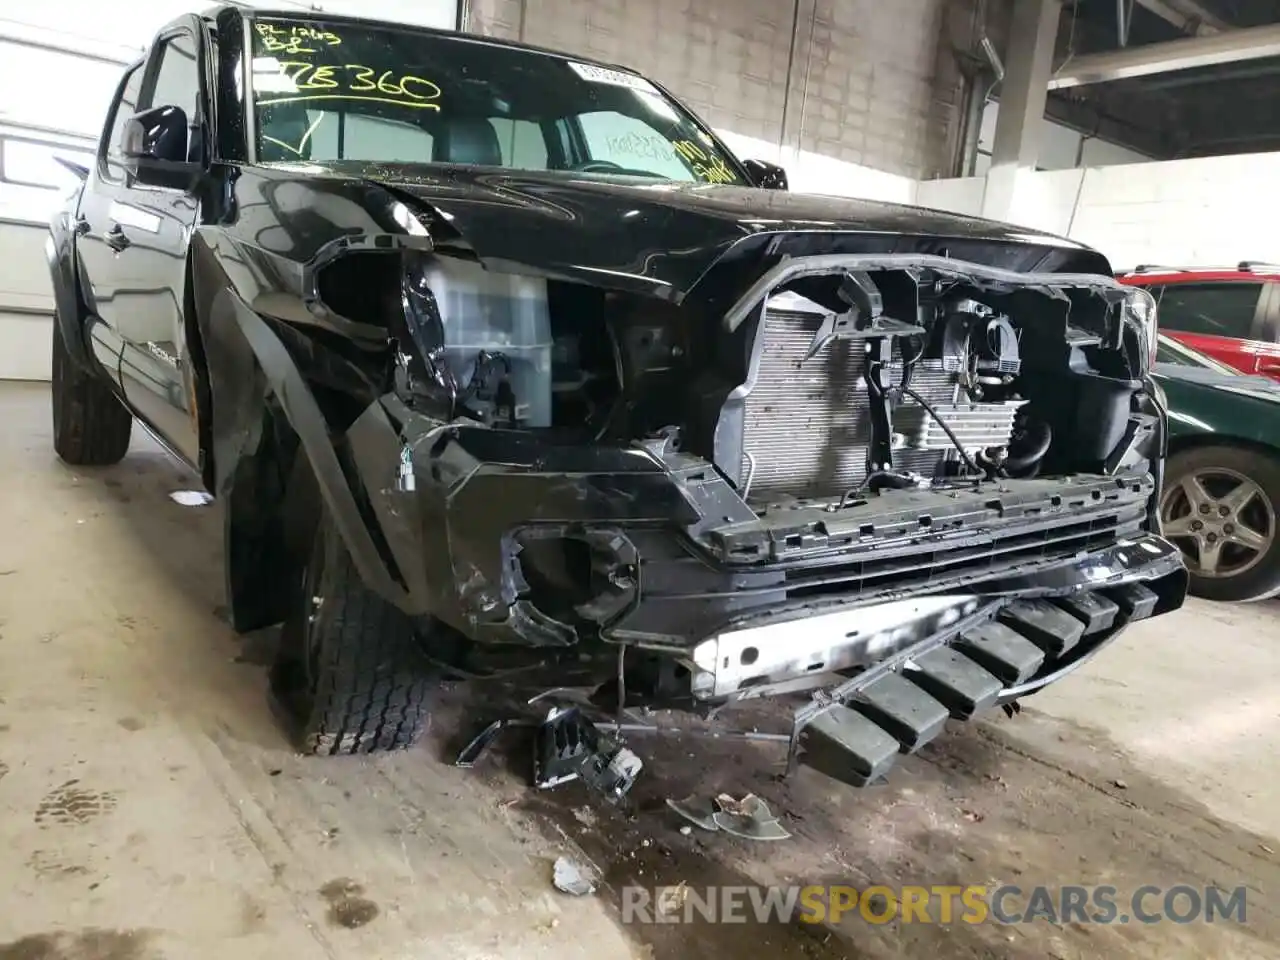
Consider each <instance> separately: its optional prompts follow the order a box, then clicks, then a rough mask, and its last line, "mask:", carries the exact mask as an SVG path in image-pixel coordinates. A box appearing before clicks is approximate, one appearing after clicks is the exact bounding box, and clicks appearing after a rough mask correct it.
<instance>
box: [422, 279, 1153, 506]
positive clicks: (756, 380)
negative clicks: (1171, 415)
mask: <svg viewBox="0 0 1280 960" xmlns="http://www.w3.org/2000/svg"><path fill="white" fill-rule="evenodd" d="M819 259H820V258H819ZM843 259H845V260H848V259H850V258H843ZM877 259H878V260H879V261H884V262H885V263H886V264H889V263H892V266H889V265H885V266H881V265H880V264H878V263H877V264H875V265H873V266H872V267H869V268H868V269H859V268H857V267H856V266H844V267H841V268H839V269H834V270H828V271H825V272H822V273H817V274H805V275H801V276H797V277H795V278H794V279H784V280H783V281H782V282H780V283H777V284H776V285H773V286H767V287H765V286H763V285H762V284H761V283H757V284H756V285H755V286H754V287H753V288H752V289H751V291H749V292H748V294H747V295H746V296H745V297H744V298H743V300H746V299H747V298H749V297H753V296H754V297H756V298H757V301H758V302H755V303H753V304H750V305H749V307H748V309H746V310H745V311H744V310H741V309H738V310H737V314H732V313H731V314H725V313H724V312H723V311H721V312H720V313H719V314H717V312H716V307H717V304H716V302H715V301H714V300H713V299H704V300H702V301H698V302H685V303H682V304H674V303H669V302H665V301H657V300H654V299H652V298H645V297H638V296H635V295H631V294H625V293H618V292H614V291H609V290H602V289H597V288H591V287H586V286H583V285H580V284H569V283H562V282H557V281H549V282H547V281H542V283H543V284H544V286H543V287H542V288H541V289H544V290H545V307H544V305H543V301H542V300H541V299H540V298H541V296H542V294H541V292H540V290H538V291H537V292H536V296H534V297H530V296H528V294H529V288H526V289H525V290H523V291H522V292H521V296H522V297H523V298H524V299H521V300H519V304H520V309H519V311H516V312H515V313H513V314H512V315H513V316H515V315H516V313H519V314H520V316H519V317H517V320H518V322H516V323H514V325H513V326H511V327H510V329H517V328H518V329H520V330H524V331H529V330H533V329H534V328H535V327H536V328H538V329H539V330H541V331H544V332H543V333H541V335H540V337H539V336H527V335H526V336H523V338H522V339H519V342H516V338H512V337H510V336H508V337H506V338H505V340H506V343H504V342H502V340H503V338H497V339H494V340H493V342H491V343H489V344H487V345H485V346H484V347H483V348H482V350H481V354H480V357H481V359H480V360H478V361H477V366H476V367H475V368H474V369H480V366H479V364H480V363H481V362H484V363H487V364H489V366H490V368H492V369H496V370H497V371H498V373H499V376H497V377H496V378H491V379H490V381H489V382H488V385H483V386H481V387H480V389H478V390H474V399H475V401H476V402H475V404H474V406H473V409H472V410H471V415H472V416H475V417H477V418H480V419H484V420H486V421H487V422H489V423H491V424H495V425H498V426H510V427H522V428H532V429H535V430H538V431H540V432H543V433H545V434H546V435H547V436H548V437H554V438H556V439H559V440H563V441H564V442H567V443H573V444H582V443H588V444H598V443H608V444H620V445H626V444H629V443H634V442H647V441H652V440H653V438H655V437H656V438H662V439H663V442H664V444H666V446H667V448H668V449H671V450H679V451H683V452H688V453H692V454H696V455H698V456H701V457H703V458H705V459H706V460H708V461H710V462H711V463H713V464H714V465H715V466H716V468H717V469H718V470H719V471H720V473H721V474H722V475H723V476H724V477H725V478H726V479H727V480H728V481H729V482H730V483H731V484H732V485H733V486H734V487H735V488H736V489H737V491H738V492H739V494H740V495H741V496H742V497H743V499H745V500H747V501H748V502H750V503H751V504H752V505H753V508H755V509H763V508H768V507H771V506H772V507H777V506H785V505H788V504H792V505H794V504H803V503H805V502H808V501H812V500H815V499H833V498H834V499H836V500H837V501H840V500H852V499H857V498H859V497H864V496H867V495H876V494H879V493H882V492H885V491H888V490H895V489H897V490H901V489H928V488H930V487H933V486H945V485H947V484H949V483H954V482H956V481H967V480H971V479H974V478H986V479H995V478H1004V479H1011V480H1017V479H1028V478H1033V477H1036V476H1041V475H1053V474H1064V475H1065V474H1077V473H1091V474H1107V473H1111V472H1114V471H1115V469H1117V467H1118V466H1120V465H1121V463H1122V462H1123V463H1124V465H1125V466H1126V467H1132V466H1134V465H1135V461H1136V459H1140V457H1137V456H1136V455H1135V454H1134V453H1133V452H1132V449H1131V448H1134V447H1135V446H1136V444H1135V440H1136V439H1138V438H1137V437H1136V436H1135V434H1136V433H1141V431H1140V430H1138V431H1135V430H1134V428H1133V423H1132V422H1131V414H1132V413H1133V412H1134V411H1135V409H1136V408H1135V397H1136V396H1137V395H1138V394H1139V393H1140V392H1141V389H1142V384H1141V377H1142V375H1143V374H1144V373H1145V370H1146V366H1147V364H1148V363H1149V351H1150V349H1151V341H1152V338H1153V336H1154V310H1153V309H1149V304H1147V303H1146V302H1144V301H1143V299H1142V298H1143V296H1144V295H1142V294H1141V292H1140V291H1139V292H1136V293H1135V292H1134V291H1131V290H1125V289H1123V288H1120V287H1118V285H1116V284H1114V283H1113V282H1112V281H1110V280H1109V279H1108V278H1104V277H1094V276H1072V275H1062V276H1053V275H1017V274H1008V275H1005V272H1003V271H999V270H997V269H995V268H984V269H982V270H978V271H976V272H972V273H971V272H969V268H970V267H971V266H972V265H968V264H959V263H955V262H951V261H943V264H942V265H941V266H935V265H933V264H932V263H926V262H925V261H929V260H936V259H939V258H927V257H913V258H910V259H911V260H912V261H913V262H912V263H904V264H899V263H895V262H893V260H894V258H892V257H881V258H877ZM899 259H901V258H899ZM795 263H801V264H802V263H803V261H802V260H797V261H795ZM785 266H786V265H785V264H784V265H783V267H782V268H785ZM477 269H478V267H477ZM535 289H536V288H535ZM531 303H533V304H534V306H533V307H532V308H531V307H530V304H531ZM442 306H443V302H442ZM739 306H741V301H740V303H739ZM443 312H444V313H445V315H446V316H447V315H448V313H449V312H453V311H448V310H446V311H443ZM472 312H474V310H473V311H472ZM739 314H740V319H738V322H737V324H736V326H734V325H733V320H734V318H735V317H736V316H737V315H739ZM530 317H533V318H535V319H534V320H530V319H529V318H530ZM543 317H545V320H541V319H540V318H543ZM446 322H447V321H446ZM539 324H541V326H539ZM481 339H483V338H482V337H476V336H474V335H472V336H471V337H470V342H471V343H472V344H475V343H476V342H477V341H478V340H481ZM539 339H541V341H543V342H538V341H539ZM446 340H448V334H447V333H446ZM512 345H514V348H515V349H514V351H513V352H514V354H515V356H516V358H515V360H514V362H513V361H512V360H511V359H510V357H509V353H510V352H512ZM472 349H473V350H474V349H475V348H474V347H473V348H472ZM494 358H499V359H501V360H502V361H503V362H502V363H498V364H495V363H494ZM513 369H520V370H523V371H524V372H523V373H522V374H521V375H519V376H504V375H503V374H504V372H509V371H511V370H513ZM475 376H476V374H475V373H474V372H473V373H471V374H470V377H464V378H463V382H464V383H465V382H468V381H469V380H470V379H473V378H474V377H475ZM513 386H514V389H513ZM504 398H505V399H504ZM527 411H536V414H535V415H534V416H532V417H530V416H529V415H528V413H527ZM495 412H496V416H495ZM517 412H518V413H517ZM1126 437H1128V440H1129V441H1130V442H1129V443H1128V445H1127V446H1126V443H1125V440H1126ZM1126 451H1128V452H1126ZM1126 458H1127V459H1126Z"/></svg>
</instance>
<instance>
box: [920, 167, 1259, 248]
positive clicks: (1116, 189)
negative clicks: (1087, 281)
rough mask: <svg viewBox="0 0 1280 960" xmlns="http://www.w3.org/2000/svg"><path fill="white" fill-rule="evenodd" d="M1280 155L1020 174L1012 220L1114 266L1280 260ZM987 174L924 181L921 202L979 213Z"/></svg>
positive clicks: (921, 184) (946, 208)
mask: <svg viewBox="0 0 1280 960" xmlns="http://www.w3.org/2000/svg"><path fill="white" fill-rule="evenodd" d="M1278 182H1280V153H1253V154H1240V155H1237V156H1230V157H1205V158H1197V159H1194V160H1169V161H1161V162H1149V163H1129V164H1124V165H1122V166H1113V167H1090V168H1087V169H1080V170H1053V171H1043V172H1036V171H1021V172H1020V173H1019V174H1018V179H1017V183H1016V186H1015V188H1014V202H1013V212H1012V213H1011V214H1010V216H1009V219H1010V220H1011V221H1013V222H1014V223H1017V224H1018V225H1020V226H1024V227H1028V228H1032V229H1036V230H1045V231H1049V232H1052V233H1058V234H1062V235H1065V236H1069V237H1071V238H1072V239H1073V240H1079V241H1081V242H1082V243H1087V244H1089V245H1090V246H1094V247H1097V248H1098V249H1099V250H1101V251H1102V252H1103V253H1104V254H1106V256H1107V258H1108V259H1109V260H1110V261H1111V263H1112V265H1113V266H1114V267H1116V269H1127V268H1130V267H1133V266H1136V265H1137V264H1139V263H1163V264H1173V265H1187V266H1220V265H1229V264H1233V263H1238V262H1240V261H1241V260H1261V261H1266V262H1269V263H1278V262H1280V234H1278V233H1277V231H1276V229H1275V224H1276V223H1278V222H1280V197H1277V196H1276V192H1275V184H1276V183H1278ZM984 189H985V180H984V179H983V178H981V177H970V178H967V179H963V180H931V181H924V182H921V183H920V184H919V186H918V187H917V190H916V195H915V202H916V203H918V204H919V205H921V206H928V207H936V208H938V209H941V210H952V211H955V212H958V213H967V214H977V213H978V212H979V211H980V210H981V209H982V197H983V191H984Z"/></svg>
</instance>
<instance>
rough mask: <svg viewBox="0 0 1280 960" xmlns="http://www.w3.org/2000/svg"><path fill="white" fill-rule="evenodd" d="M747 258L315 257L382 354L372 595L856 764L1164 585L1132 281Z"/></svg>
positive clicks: (1024, 673) (652, 698)
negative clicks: (605, 280)
mask: <svg viewBox="0 0 1280 960" xmlns="http://www.w3.org/2000/svg"><path fill="white" fill-rule="evenodd" d="M352 256H355V257H358V258H366V260H365V262H358V261H356V260H352V259H351V257H352ZM370 257H381V258H385V259H384V260H382V261H380V262H379V263H378V264H377V265H376V266H371V265H370V262H369V261H368V260H367V258H370ZM730 259H731V258H725V263H728V262H729V260H730ZM765 263H767V264H771V265H768V266H767V269H766V268H765V267H763V266H760V265H757V266H755V267H754V268H752V269H748V268H747V267H746V266H745V265H744V264H743V263H742V262H741V261H739V262H738V263H737V264H735V265H733V266H732V268H730V267H728V266H723V265H722V266H721V267H717V268H716V270H712V271H710V272H709V274H708V275H707V276H706V277H705V278H704V279H703V280H702V281H700V282H699V284H698V285H697V286H695V287H694V288H693V290H691V291H688V292H687V293H685V294H683V295H681V296H674V295H671V296H665V297H660V296H646V295H644V294H642V293H638V292H635V291H634V290H627V291H624V290H619V289H616V288H613V287H609V286H592V285H587V284H584V283H582V282H580V279H579V278H575V279H574V280H572V281H569V280H565V279H562V278H557V277H555V276H548V275H546V274H536V275H521V274H518V273H508V272H502V271H501V270H500V269H498V268H497V266H495V265H493V264H481V263H480V262H479V261H478V260H477V259H476V258H475V257H474V256H472V255H469V253H468V252H467V251H466V250H465V249H463V248H462V247H461V246H459V247H458V248H457V249H449V248H448V245H447V244H445V245H442V246H439V247H437V248H436V249H434V250H426V249H422V248H421V247H419V248H417V249H409V248H405V249H397V250H392V251H369V250H358V251H354V252H348V253H347V254H346V255H344V256H335V257H333V258H331V259H330V260H329V261H328V262H327V264H325V265H321V266H319V267H318V268H317V282H316V300H317V302H318V303H319V304H320V305H321V306H322V307H323V308H324V309H328V310H332V311H334V312H335V313H339V314H342V315H344V316H348V317H350V318H351V319H354V320H359V319H360V318H361V317H362V316H376V317H382V318H384V319H382V320H381V321H380V322H381V323H382V324H383V326H384V327H385V329H386V330H387V333H388V337H389V342H390V343H391V344H392V350H391V360H390V363H391V370H390V372H389V382H390V383H392V384H393V388H392V389H391V390H390V391H389V392H387V393H386V394H385V395H383V396H382V397H381V398H380V399H379V400H377V401H376V402H374V403H371V404H370V405H369V406H368V407H367V408H366V409H364V411H363V412H362V413H360V414H359V415H358V416H355V417H354V419H353V421H352V422H351V423H350V425H349V427H348V428H347V429H346V431H345V436H344V444H345V447H346V449H347V450H348V451H349V457H348V458H347V460H346V462H345V465H346V466H347V469H348V471H349V473H354V474H355V476H348V479H349V480H350V481H351V489H352V490H353V491H355V494H354V496H355V497H356V499H357V501H358V502H357V512H358V513H359V515H360V517H361V520H362V522H363V523H364V524H365V525H366V526H367V528H368V530H370V531H372V533H371V535H370V536H369V537H367V538H366V539H367V543H366V544H365V546H364V551H363V555H362V556H361V555H357V556H356V561H357V564H358V565H359V566H360V567H361V569H362V571H365V570H366V569H369V570H376V571H378V573H377V575H376V576H374V577H373V578H372V579H370V583H371V585H375V584H380V585H381V586H380V587H378V588H380V589H381V591H382V592H384V593H386V594H387V595H388V597H389V599H393V600H394V601H395V602H396V603H397V604H398V605H399V606H400V607H401V608H402V609H404V610H406V611H407V612H409V613H411V614H414V615H416V616H419V617H421V618H422V622H423V623H424V624H428V623H429V624H432V625H433V629H434V630H435V631H436V632H437V633H438V631H439V629H440V628H441V625H443V628H444V629H447V631H448V632H450V633H452V634H453V635H454V636H456V637H461V638H465V640H467V641H470V642H471V643H472V645H483V647H484V648H486V649H503V650H507V651H511V650H519V651H521V652H522V653H523V655H525V656H526V657H528V658H529V659H530V660H533V661H545V662H553V663H558V662H562V661H564V660H566V659H572V660H573V661H574V662H576V663H578V664H581V663H596V664H598V665H599V666H600V670H599V672H598V674H597V675H596V677H595V681H594V682H595V683H598V684H599V685H601V687H605V686H607V687H609V688H611V689H612V690H613V691H614V693H615V694H616V702H617V703H618V704H619V705H625V704H646V705H653V706H658V705H661V706H676V707H683V708H688V709H713V708H716V707H719V706H723V705H725V704H730V703H734V702H738V701H744V700H753V699H758V698H761V697H770V696H778V695H784V694H797V693H801V694H805V695H806V698H805V699H806V703H805V705H804V706H802V707H800V708H799V709H798V711H797V712H796V713H795V721H794V729H793V731H792V734H791V742H792V747H793V749H792V756H793V758H797V757H803V758H805V759H806V761H807V762H809V763H811V764H813V765H814V766H818V767H820V768H821V769H824V770H826V771H828V772H829V773H831V774H832V775H835V776H838V777H840V778H841V779H844V780H846V781H849V782H852V783H865V782H869V781H870V780H873V779H875V778H877V777H879V776H881V775H882V774H883V772H884V771H885V769H887V767H888V765H889V764H891V763H892V762H893V759H894V757H896V756H897V755H898V754H900V753H905V752H910V751H912V750H914V749H917V748H918V747H919V746H921V745H922V744H923V743H925V742H927V741H928V740H929V739H930V738H931V737H933V736H934V735H936V734H937V732H938V731H939V730H940V729H941V728H942V725H943V723H944V722H945V720H946V719H947V718H967V717H969V716H972V715H973V714H975V713H977V712H980V711H982V710H984V709H987V708H989V707H992V706H995V705H997V704H1002V703H1009V702H1012V701H1014V700H1016V699H1017V698H1018V697H1021V696H1024V695H1027V694H1029V693H1032V692H1034V691H1035V690H1037V689H1039V688H1040V687H1042V686H1043V685H1045V684H1047V683H1049V682H1051V681H1053V680H1055V679H1056V678H1057V677H1059V676H1061V675H1063V674H1064V673H1066V672H1069V671H1070V670H1071V669H1073V668H1074V667H1075V666H1076V665H1078V664H1079V663H1081V662H1083V661H1084V660H1085V659H1086V658H1088V657H1089V656H1091V655H1092V654H1093V653H1095V652H1096V651H1097V650H1099V649H1100V648H1101V647H1102V646H1104V645H1105V644H1106V643H1107V642H1109V641H1110V640H1111V639H1112V638H1114V637H1115V636H1116V635H1117V634H1118V633H1119V631H1120V630H1121V629H1122V628H1123V627H1124V626H1125V625H1127V624H1128V623H1131V622H1133V621H1135V620H1139V619H1142V618H1145V617H1149V616H1152V615H1156V614H1160V613H1164V612H1168V611H1170V610H1174V609H1176V608H1177V607H1178V606H1180V605H1181V603H1182V600H1183V596H1184V593H1185V589H1186V577H1185V572H1184V571H1183V568H1182V563H1181V559H1180V554H1179V552H1178V551H1177V549H1176V548H1174V547H1172V546H1171V545H1170V544H1168V543H1167V542H1166V541H1165V540H1163V539H1162V538H1161V537H1159V536H1158V535H1157V533H1156V530H1157V527H1156V524H1155V520H1154V513H1153V505H1154V503H1155V500H1156V494H1157V490H1158V486H1159V482H1160V470H1161V463H1162V458H1163V446H1164V432H1165V431H1164V413H1163V410H1162V409H1161V406H1160V403H1161V401H1160V397H1159V393H1158V390H1156V389H1155V388H1154V387H1152V386H1151V383H1150V381H1149V380H1148V379H1147V371H1148V367H1149V365H1150V362H1151V355H1152V352H1153V349H1154V332H1155V316H1154V305H1153V303H1152V302H1151V301H1150V298H1149V297H1148V296H1147V295H1146V294H1145V293H1144V292H1143V291H1141V290H1134V289H1125V288H1122V287H1120V286H1119V285H1117V284H1115V283H1114V282H1113V281H1112V280H1110V279H1109V278H1106V277H1102V276H1097V275H1093V274H1070V273H1025V272H1017V271H1013V270H1008V269H1004V268H1001V267H994V266H988V265H984V264H979V263H970V262H963V261H959V260H955V259H950V258H947V257H942V256H935V255H931V254H926V253H913V254H895V253H871V254H868V253H858V254H829V253H824V254H819V255H801V256H778V257H774V258H773V259H772V261H765ZM326 269H328V270H336V271H347V272H348V273H347V275H346V276H347V277H348V279H349V278H350V277H353V276H360V277H361V278H362V279H363V280H365V281H366V282H362V283H360V284H359V285H355V284H353V283H351V282H337V281H339V280H341V279H342V277H341V276H337V275H334V274H330V275H329V276H328V278H327V279H326V274H325V271H326ZM717 270H718V271H719V272H718V273H717ZM351 271H357V273H352V272H351ZM368 278H373V279H374V282H373V283H370V282H367V281H368ZM375 288H376V289H378V290H381V291H382V293H381V294H380V295H379V296H375V297H370V295H369V294H368V292H367V291H369V290H370V289H375ZM355 289H359V290H360V291H361V292H360V294H359V295H358V296H359V298H360V299H358V300H357V299H356V296H357V295H356V294H353V293H352V292H351V291H352V290H355ZM385 318H390V319H385ZM359 553H360V551H359V550H358V549H356V548H353V554H359Z"/></svg>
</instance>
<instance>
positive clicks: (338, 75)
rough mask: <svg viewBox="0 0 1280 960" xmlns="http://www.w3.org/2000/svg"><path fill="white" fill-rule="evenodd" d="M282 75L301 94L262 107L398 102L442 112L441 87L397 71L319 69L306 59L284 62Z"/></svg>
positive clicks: (359, 66) (354, 66) (348, 67)
mask: <svg viewBox="0 0 1280 960" xmlns="http://www.w3.org/2000/svg"><path fill="white" fill-rule="evenodd" d="M280 73H281V74H283V75H284V76H286V77H288V78H289V79H290V80H291V81H293V84H294V86H296V87H297V89H298V95H293V94H286V95H284V96H281V97H273V98H271V99H269V100H259V101H258V105H259V106H267V105H269V104H272V103H296V102H298V101H300V100H368V101H373V102H376V103H394V104H397V105H399V106H402V107H417V108H419V109H427V110H439V109H440V107H439V106H438V105H437V104H435V103H432V102H431V101H433V100H438V99H439V98H440V88H439V87H438V86H436V85H435V84H434V83H432V82H431V81H430V80H426V79H424V78H423V77H415V76H413V75H411V74H403V75H400V74H397V73H396V72H395V71H394V70H383V71H382V72H381V73H379V72H378V70H377V69H376V68H374V67H367V66H365V65H363V64H359V63H346V64H341V65H337V64H334V65H325V66H316V65H315V64H312V63H307V62H306V61H304V60H282V61H280ZM312 90H316V91H336V92H334V93H309V92H307V91H312Z"/></svg>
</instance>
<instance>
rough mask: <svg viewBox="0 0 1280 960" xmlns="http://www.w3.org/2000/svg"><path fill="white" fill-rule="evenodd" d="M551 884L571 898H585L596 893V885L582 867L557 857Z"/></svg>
mask: <svg viewBox="0 0 1280 960" xmlns="http://www.w3.org/2000/svg"><path fill="white" fill-rule="evenodd" d="M552 882H553V883H554V884H555V886H556V889H557V890H559V891H560V892H562V893H567V894H569V895H570V896H572V897H585V896H588V895H590V894H592V893H595V892H596V885H595V884H594V883H592V882H591V877H590V876H589V875H588V874H587V871H586V870H584V869H583V867H582V865H581V864H579V863H576V862H575V861H573V860H570V859H569V858H568V857H557V858H556V864H555V872H554V874H553V876H552Z"/></svg>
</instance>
